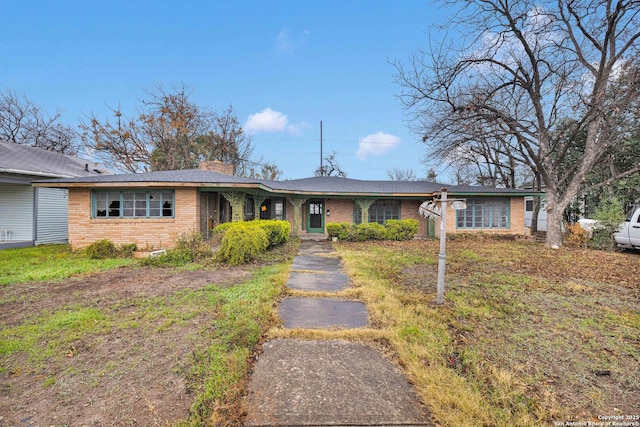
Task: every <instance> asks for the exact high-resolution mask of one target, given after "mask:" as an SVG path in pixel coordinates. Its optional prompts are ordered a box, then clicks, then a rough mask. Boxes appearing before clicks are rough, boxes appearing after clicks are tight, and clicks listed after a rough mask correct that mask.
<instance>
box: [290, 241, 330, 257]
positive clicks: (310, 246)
mask: <svg viewBox="0 0 640 427" xmlns="http://www.w3.org/2000/svg"><path fill="white" fill-rule="evenodd" d="M333 252H335V251H334V250H333V247H331V243H329V242H319V241H315V240H303V241H301V242H300V247H299V248H298V254H300V255H314V254H330V253H333Z"/></svg>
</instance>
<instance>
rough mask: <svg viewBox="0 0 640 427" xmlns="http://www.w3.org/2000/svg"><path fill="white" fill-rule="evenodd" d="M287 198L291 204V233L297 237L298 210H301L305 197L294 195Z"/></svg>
mask: <svg viewBox="0 0 640 427" xmlns="http://www.w3.org/2000/svg"><path fill="white" fill-rule="evenodd" d="M287 200H288V201H289V203H291V204H292V205H293V224H291V234H293V235H294V236H296V237H297V236H298V235H299V234H300V223H299V219H300V212H301V209H300V208H302V205H304V204H305V202H306V201H307V199H303V198H301V197H295V196H294V197H287Z"/></svg>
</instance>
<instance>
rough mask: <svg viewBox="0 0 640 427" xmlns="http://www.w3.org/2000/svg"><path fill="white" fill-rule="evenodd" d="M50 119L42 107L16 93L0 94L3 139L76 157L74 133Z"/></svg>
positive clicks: (57, 121) (54, 116)
mask: <svg viewBox="0 0 640 427" xmlns="http://www.w3.org/2000/svg"><path fill="white" fill-rule="evenodd" d="M59 119H60V112H58V111H56V113H55V114H54V115H53V116H48V115H47V114H46V113H45V112H44V111H43V109H42V107H41V106H39V105H37V104H34V103H33V102H31V101H30V100H29V99H27V97H26V96H25V95H18V94H17V93H16V92H14V91H11V90H9V91H7V92H5V93H0V139H1V140H5V141H10V142H14V143H16V144H24V145H31V146H33V147H38V148H43V149H45V150H49V151H55V152H57V153H63V154H76V152H77V144H76V141H77V134H76V132H75V130H74V129H73V128H72V127H70V126H67V125H63V124H62V123H60V122H59Z"/></svg>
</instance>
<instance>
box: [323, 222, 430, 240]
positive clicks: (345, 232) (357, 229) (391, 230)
mask: <svg viewBox="0 0 640 427" xmlns="http://www.w3.org/2000/svg"><path fill="white" fill-rule="evenodd" d="M326 228H327V234H328V235H329V237H337V238H338V239H340V240H347V241H350V242H363V241H365V240H410V239H413V238H414V237H415V235H416V233H418V221H416V220H415V219H403V220H397V219H390V220H387V221H386V222H385V224H384V226H383V225H380V224H378V223H377V222H369V223H366V224H357V225H356V224H350V223H348V222H331V223H329V224H327V226H326Z"/></svg>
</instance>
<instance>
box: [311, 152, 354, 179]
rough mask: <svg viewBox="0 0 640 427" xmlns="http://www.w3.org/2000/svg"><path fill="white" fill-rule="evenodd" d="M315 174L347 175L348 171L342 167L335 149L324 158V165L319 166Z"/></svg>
mask: <svg viewBox="0 0 640 427" xmlns="http://www.w3.org/2000/svg"><path fill="white" fill-rule="evenodd" d="M315 174H316V176H341V177H346V176H347V173H346V172H345V171H343V170H342V169H340V165H339V164H338V160H337V159H336V152H335V151H332V152H331V154H329V155H328V156H327V157H325V158H324V162H323V164H322V167H318V168H317V169H316V171H315Z"/></svg>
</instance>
